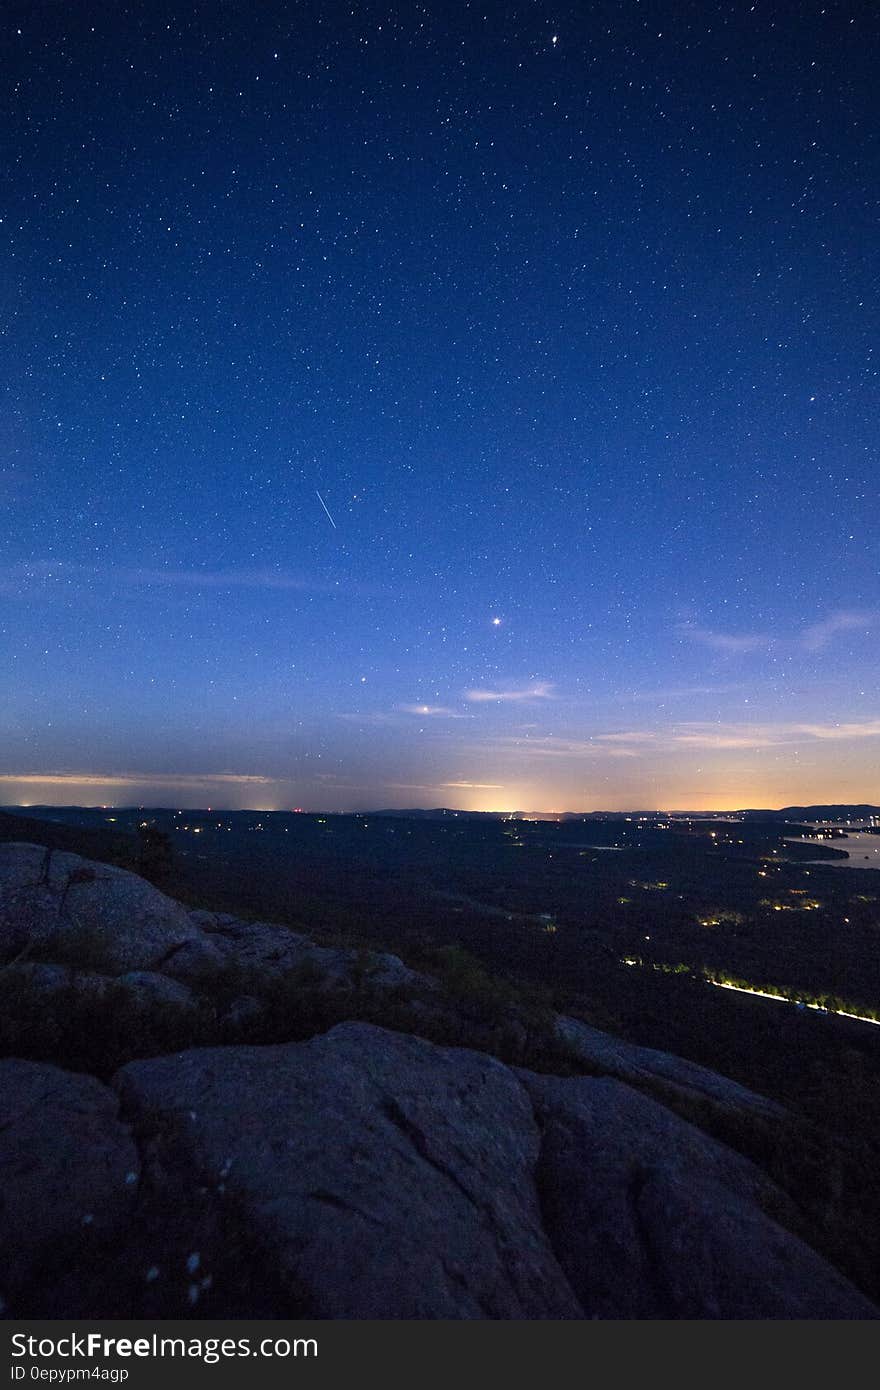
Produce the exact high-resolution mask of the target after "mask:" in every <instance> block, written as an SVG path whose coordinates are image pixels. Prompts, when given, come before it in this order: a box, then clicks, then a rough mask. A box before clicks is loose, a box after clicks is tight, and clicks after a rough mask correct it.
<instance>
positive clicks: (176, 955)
mask: <svg viewBox="0 0 880 1390" xmlns="http://www.w3.org/2000/svg"><path fill="white" fill-rule="evenodd" d="M190 921H192V914H190ZM230 958H231V953H230V951H229V950H221V949H220V947H219V946H217V945H216V944H215V942H214V941H212V940H211V938H210V937H208V936H204V937H198V938H196V939H195V940H192V941H184V943H183V945H182V946H178V947H177V949H176V950H175V951H174V952H172V954H171V955H170V956H168V957H167V958H166V960H165V961H164V962H163V965H162V970H163V973H164V974H165V975H170V976H171V977H172V978H173V979H175V980H182V981H184V983H185V984H187V985H192V986H193V987H194V988H196V989H198V987H199V985H204V984H208V983H210V981H211V980H212V979H214V978H216V976H217V975H218V973H219V972H220V971H221V970H222V969H223V968H224V966H226V965H227V964H228V963H229V961H230Z"/></svg>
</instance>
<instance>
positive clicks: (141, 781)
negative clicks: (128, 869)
mask: <svg viewBox="0 0 880 1390" xmlns="http://www.w3.org/2000/svg"><path fill="white" fill-rule="evenodd" d="M0 782H20V783H22V784H27V785H37V784H42V785H44V786H54V787H59V786H71V785H76V786H81V787H128V786H131V787H181V788H182V787H210V786H214V785H217V786H228V785H229V784H235V785H251V786H261V787H265V786H272V785H274V782H275V778H272V777H260V776H256V775H254V774H252V773H241V772H197V773H192V772H187V773H178V772H2V773H0Z"/></svg>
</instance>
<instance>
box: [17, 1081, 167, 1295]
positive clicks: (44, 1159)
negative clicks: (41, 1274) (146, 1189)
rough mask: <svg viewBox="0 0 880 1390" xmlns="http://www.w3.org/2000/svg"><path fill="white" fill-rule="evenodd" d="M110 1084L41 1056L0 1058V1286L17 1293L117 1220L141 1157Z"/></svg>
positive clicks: (125, 1209)
mask: <svg viewBox="0 0 880 1390" xmlns="http://www.w3.org/2000/svg"><path fill="white" fill-rule="evenodd" d="M118 1111H119V1102H118V1100H117V1097H116V1096H115V1095H114V1094H113V1092H112V1091H110V1090H108V1088H107V1087H106V1086H102V1085H101V1084H100V1082H98V1081H96V1080H94V1078H93V1077H90V1076H77V1075H73V1074H72V1073H70V1072H64V1071H61V1070H60V1069H59V1068H58V1067H54V1066H49V1065H47V1064H45V1063H41V1062H26V1061H20V1060H18V1059H15V1058H6V1059H4V1060H2V1061H0V1252H2V1255H0V1290H2V1291H3V1292H4V1293H5V1294H6V1295H7V1296H8V1295H10V1294H11V1295H13V1296H14V1295H15V1294H16V1293H17V1291H18V1290H19V1289H21V1288H22V1287H23V1286H24V1285H26V1284H27V1282H28V1280H30V1279H31V1278H32V1277H33V1276H34V1275H35V1274H36V1273H37V1272H38V1271H39V1270H40V1268H41V1267H42V1266H47V1267H49V1268H50V1269H51V1270H52V1272H53V1273H54V1272H55V1270H56V1269H57V1268H58V1267H59V1265H60V1263H61V1262H62V1261H64V1260H65V1259H66V1258H68V1257H72V1256H73V1254H74V1253H75V1252H78V1251H81V1248H82V1246H83V1244H89V1243H91V1242H93V1241H94V1240H95V1239H99V1238H101V1237H106V1236H107V1235H108V1233H110V1232H112V1231H113V1230H114V1229H115V1228H117V1227H119V1226H120V1225H122V1224H124V1222H125V1220H126V1218H127V1216H128V1214H129V1213H130V1211H131V1208H132V1205H133V1202H134V1197H135V1194H136V1191H137V1183H138V1178H139V1173H140V1160H139V1158H138V1153H137V1150H136V1148H135V1146H134V1144H133V1143H132V1140H131V1137H130V1134H129V1131H128V1129H127V1128H126V1127H125V1126H124V1125H123V1124H121V1123H120V1121H119V1118H118Z"/></svg>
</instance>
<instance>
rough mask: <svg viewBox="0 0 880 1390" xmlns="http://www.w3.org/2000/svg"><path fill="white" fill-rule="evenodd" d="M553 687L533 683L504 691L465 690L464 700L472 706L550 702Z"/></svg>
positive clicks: (547, 682) (546, 683)
mask: <svg viewBox="0 0 880 1390" xmlns="http://www.w3.org/2000/svg"><path fill="white" fill-rule="evenodd" d="M553 690H554V686H553V685H552V684H551V682H550V681H533V682H532V684H531V685H526V686H513V687H510V686H508V688H507V689H505V690H466V691H465V693H464V698H465V699H466V700H470V701H471V703H472V704H488V703H490V702H494V703H496V704H497V703H500V702H502V701H506V700H514V701H515V700H552V699H553Z"/></svg>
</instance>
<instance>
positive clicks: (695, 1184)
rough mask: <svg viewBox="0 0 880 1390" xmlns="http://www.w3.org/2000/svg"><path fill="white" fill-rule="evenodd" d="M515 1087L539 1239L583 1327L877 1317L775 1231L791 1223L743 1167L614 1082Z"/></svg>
mask: <svg viewBox="0 0 880 1390" xmlns="http://www.w3.org/2000/svg"><path fill="white" fill-rule="evenodd" d="M520 1077H521V1079H522V1081H523V1084H524V1085H525V1086H526V1089H527V1090H528V1092H529V1095H530V1096H531V1099H532V1102H533V1104H534V1107H535V1113H536V1115H537V1118H538V1121H539V1123H540V1125H541V1131H542V1146H541V1158H540V1163H539V1165H538V1170H537V1181H538V1186H539V1190H540V1196H541V1209H542V1212H543V1216H544V1223H545V1228H546V1230H547V1234H548V1236H549V1238H550V1240H551V1242H552V1244H553V1247H554V1250H555V1252H556V1255H557V1258H558V1259H559V1262H560V1264H561V1265H562V1268H563V1269H564V1270H565V1273H566V1275H567V1276H568V1279H569V1281H570V1283H571V1285H572V1288H573V1289H574V1290H575V1292H576V1294H577V1296H578V1298H579V1299H580V1302H581V1304H582V1306H583V1309H584V1312H585V1315H586V1316H587V1317H592V1318H639V1319H645V1318H655V1319H656V1318H675V1319H679V1318H724V1319H743V1318H749V1319H767V1318H773V1319H779V1318H803V1319H812V1318H846V1319H853V1318H873V1317H877V1316H878V1312H877V1309H875V1308H874V1307H873V1305H872V1304H870V1303H869V1302H868V1300H867V1299H865V1298H864V1297H863V1295H862V1294H860V1293H859V1292H858V1290H857V1289H856V1288H855V1287H854V1286H853V1285H852V1284H850V1283H849V1282H848V1281H847V1280H846V1279H844V1278H843V1276H842V1275H841V1274H839V1273H838V1271H837V1270H835V1269H834V1268H832V1266H831V1265H829V1264H828V1263H827V1262H826V1261H825V1260H823V1259H822V1258H821V1257H820V1256H819V1255H817V1254H816V1253H815V1251H813V1250H811V1249H810V1248H809V1247H808V1246H807V1245H805V1244H804V1243H803V1241H801V1240H800V1239H798V1238H797V1237H796V1236H795V1235H792V1234H791V1232H790V1231H788V1230H786V1229H784V1227H783V1226H782V1225H781V1224H780V1219H781V1220H785V1219H789V1220H792V1221H794V1220H796V1213H795V1212H794V1211H793V1209H792V1208H791V1205H790V1203H789V1201H788V1199H787V1198H786V1197H785V1196H784V1195H783V1194H782V1193H781V1192H780V1191H779V1190H778V1189H777V1188H776V1187H775V1186H774V1185H773V1184H772V1183H771V1181H770V1179H769V1178H768V1177H767V1176H766V1175H765V1174H763V1173H762V1172H761V1171H760V1170H759V1169H758V1168H756V1167H755V1165H754V1164H752V1163H751V1162H750V1161H749V1160H748V1159H746V1158H744V1157H742V1155H740V1154H738V1153H734V1152H733V1151H732V1150H730V1149H728V1148H726V1147H725V1146H723V1145H721V1144H719V1143H717V1142H716V1141H715V1140H713V1139H710V1138H709V1137H708V1136H707V1135H705V1134H703V1133H702V1132H701V1131H700V1130H698V1129H696V1128H694V1126H693V1125H690V1124H688V1123H687V1122H686V1121H684V1120H682V1119H679V1118H678V1116H676V1115H674V1114H672V1113H671V1112H670V1111H669V1110H667V1109H666V1108H665V1107H664V1106H662V1105H659V1104H658V1103H657V1102H656V1101H653V1100H651V1099H650V1098H649V1097H648V1096H645V1095H641V1094H639V1093H638V1092H636V1091H634V1090H631V1089H630V1088H629V1087H628V1086H624V1085H622V1084H621V1083H620V1082H619V1081H615V1080H613V1079H611V1078H607V1077H573V1078H560V1077H551V1076H536V1075H534V1074H530V1073H528V1072H521V1073H520ZM777 1218H778V1219H777Z"/></svg>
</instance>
